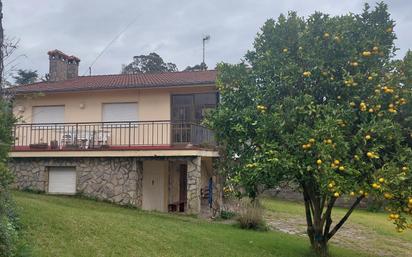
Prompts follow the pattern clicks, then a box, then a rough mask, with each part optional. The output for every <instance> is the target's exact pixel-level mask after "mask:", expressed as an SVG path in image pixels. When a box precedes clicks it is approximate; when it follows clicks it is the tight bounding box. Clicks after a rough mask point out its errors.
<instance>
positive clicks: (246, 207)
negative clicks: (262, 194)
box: [237, 200, 267, 230]
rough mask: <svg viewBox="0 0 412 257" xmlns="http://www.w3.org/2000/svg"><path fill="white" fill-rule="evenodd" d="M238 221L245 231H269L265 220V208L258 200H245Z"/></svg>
mask: <svg viewBox="0 0 412 257" xmlns="http://www.w3.org/2000/svg"><path fill="white" fill-rule="evenodd" d="M237 221H238V222H239V225H240V227H241V228H243V229H253V230H267V227H266V223H265V221H264V219H263V208H262V206H261V205H260V203H259V202H258V200H254V201H252V202H250V201H249V200H243V201H242V202H241V206H240V210H239V214H238V217H237Z"/></svg>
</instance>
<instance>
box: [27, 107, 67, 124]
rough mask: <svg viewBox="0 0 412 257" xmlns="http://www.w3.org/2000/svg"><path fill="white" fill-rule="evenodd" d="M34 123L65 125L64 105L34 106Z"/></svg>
mask: <svg viewBox="0 0 412 257" xmlns="http://www.w3.org/2000/svg"><path fill="white" fill-rule="evenodd" d="M32 122H33V123H63V122H64V105H59V106H34V107H33V108H32Z"/></svg>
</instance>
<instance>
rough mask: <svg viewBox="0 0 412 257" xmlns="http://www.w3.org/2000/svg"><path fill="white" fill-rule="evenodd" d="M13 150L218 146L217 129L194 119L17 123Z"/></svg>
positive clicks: (14, 130)
mask: <svg viewBox="0 0 412 257" xmlns="http://www.w3.org/2000/svg"><path fill="white" fill-rule="evenodd" d="M13 137H14V144H13V150H15V151H16V150H88V149H90V150H92V149H127V148H139V147H150V146H185V147H190V146H197V147H202V148H212V147H214V146H215V141H214V136H213V132H212V131H210V130H209V129H207V128H205V127H203V126H202V125H199V124H196V123H192V122H174V121H173V122H172V121H163V120H162V121H127V122H76V123H36V124H35V123H31V124H16V125H14V129H13Z"/></svg>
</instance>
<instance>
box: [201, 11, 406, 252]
mask: <svg viewBox="0 0 412 257" xmlns="http://www.w3.org/2000/svg"><path fill="white" fill-rule="evenodd" d="M394 25H395V23H394V21H393V20H392V19H391V18H390V14H389V13H388V11H387V6H386V5H385V4H384V3H379V4H377V5H376V7H375V8H374V9H373V10H371V8H370V7H369V5H367V4H366V5H365V8H364V10H363V12H362V13H360V14H347V15H342V16H329V15H326V14H322V13H318V12H317V13H314V14H313V15H311V16H309V17H308V18H307V19H304V18H302V17H299V16H298V15H297V14H296V13H295V12H290V13H289V14H288V15H286V16H285V15H281V16H280V17H279V18H278V19H277V20H276V21H275V20H273V19H270V20H268V21H267V22H266V23H265V24H264V25H263V27H262V28H261V31H260V33H258V35H257V37H256V39H255V42H254V49H253V50H251V51H249V52H247V54H246V56H245V60H246V63H241V64H236V65H230V64H225V63H222V64H219V66H218V82H217V84H218V88H219V90H220V93H221V104H220V105H219V107H218V108H217V109H216V110H215V111H214V113H213V115H212V116H211V117H210V118H209V120H208V121H207V122H208V124H209V126H210V127H211V128H212V129H214V130H215V132H216V136H217V139H218V142H220V143H221V145H222V148H223V151H222V156H223V158H222V162H221V166H222V168H223V170H224V171H225V172H226V173H227V174H226V175H227V177H228V179H229V181H230V183H231V185H233V186H235V187H236V188H238V189H239V191H240V192H243V193H245V194H246V195H248V196H250V197H252V198H254V197H256V196H257V195H258V194H259V193H260V192H262V190H264V189H269V188H274V187H276V186H279V185H281V184H282V183H288V184H293V185H296V187H297V190H299V191H301V192H302V193H303V198H304V202H305V207H306V208H305V209H306V221H307V231H308V236H309V239H310V242H311V244H312V246H313V248H314V249H315V250H316V252H317V253H318V254H320V255H326V254H327V242H328V241H329V240H330V239H331V238H332V237H333V236H334V235H335V233H336V232H337V231H338V230H339V229H340V228H341V226H342V225H343V224H344V223H345V222H346V220H347V219H348V217H349V216H350V214H351V213H352V211H353V209H355V208H356V207H357V206H358V204H359V203H360V201H362V199H364V198H365V197H375V198H377V199H384V200H385V204H386V210H387V211H388V212H389V219H390V220H392V222H393V223H394V224H395V225H396V226H397V229H398V231H399V232H402V231H403V230H404V229H407V227H408V226H409V227H410V228H412V220H411V214H412V175H411V172H410V170H411V169H412V158H411V157H412V150H411V146H412V134H411V132H412V126H411V125H412V123H411V122H412V120H411V117H412V115H411V110H412V105H411V78H412V77H411V73H412V69H411V67H412V66H411V63H412V61H411V60H412V56H411V53H408V55H407V56H406V57H405V59H404V60H400V61H396V62H394V61H391V58H392V57H393V56H394V53H395V50H396V47H395V45H394V39H395V38H396V36H395V33H394V31H393V28H394ZM340 197H347V198H352V203H353V204H352V206H351V208H350V209H349V210H348V212H347V214H346V215H345V216H344V217H342V218H341V219H339V220H338V221H337V222H333V221H332V216H331V213H332V210H333V207H334V206H335V202H336V200H337V199H338V198H340Z"/></svg>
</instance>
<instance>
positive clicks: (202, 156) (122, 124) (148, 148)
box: [9, 50, 221, 214]
mask: <svg viewBox="0 0 412 257" xmlns="http://www.w3.org/2000/svg"><path fill="white" fill-rule="evenodd" d="M48 55H49V62H50V73H49V74H50V78H49V81H47V82H39V83H34V84H30V85H24V86H17V87H15V88H13V89H12V94H13V112H14V114H15V116H16V117H18V118H19V122H18V124H16V125H15V126H14V130H13V136H14V144H13V147H12V151H11V153H10V163H9V166H10V170H11V171H12V172H13V173H14V175H15V183H14V186H15V187H16V188H18V189H26V190H35V191H42V192H46V193H50V194H81V195H85V196H87V197H92V198H96V199H100V200H106V201H110V202H114V203H118V204H122V205H132V206H136V207H139V208H142V209H145V210H157V211H164V212H166V211H181V212H186V213H191V214H199V213H201V212H202V211H207V210H209V209H210V207H213V208H214V209H215V210H217V209H218V208H219V203H220V200H221V190H220V183H219V178H218V176H217V174H216V170H215V167H214V166H215V165H214V163H215V160H216V158H218V156H219V154H218V151H217V149H216V144H215V141H214V137H213V133H212V132H211V131H210V130H209V129H207V128H205V127H204V126H202V125H201V121H202V119H203V117H204V115H205V113H207V112H208V111H209V110H210V109H212V108H215V106H216V105H217V103H218V93H217V89H216V86H215V78H216V71H198V72H168V73H154V74H135V75H123V74H121V75H97V76H78V67H79V62H80V59H79V58H77V57H75V56H68V55H66V54H64V53H63V52H61V51H59V50H54V51H50V52H49V53H48Z"/></svg>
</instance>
